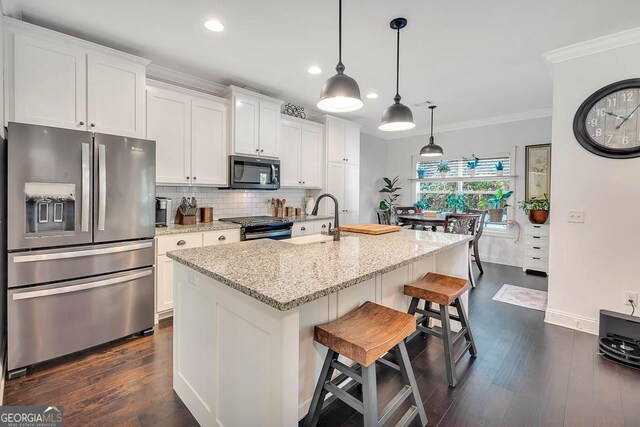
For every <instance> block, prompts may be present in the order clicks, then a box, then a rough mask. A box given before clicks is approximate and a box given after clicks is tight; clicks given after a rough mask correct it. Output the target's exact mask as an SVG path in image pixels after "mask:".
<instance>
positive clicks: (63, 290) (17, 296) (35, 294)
mask: <svg viewBox="0 0 640 427" xmlns="http://www.w3.org/2000/svg"><path fill="white" fill-rule="evenodd" d="M151 274H153V270H151V269H149V270H146V271H142V272H140V273H133V274H127V275H126V276H120V277H114V278H112V279H104V280H98V281H95V282H89V283H83V284H81V285H71V286H62V287H60V288H52V289H43V290H41V291H29V292H20V293H14V294H13V300H14V301H15V300H23V299H32V298H39V297H46V296H51V295H60V294H68V293H70V292H77V291H84V290H87V289H94V288H101V287H104V286H109V285H115V284H117V283H123V282H129V281H131V280H135V279H140V278H142V277H147V276H150V275H151Z"/></svg>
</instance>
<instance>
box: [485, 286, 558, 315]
mask: <svg viewBox="0 0 640 427" xmlns="http://www.w3.org/2000/svg"><path fill="white" fill-rule="evenodd" d="M493 300H494V301H500V302H506V303H507V304H513V305H519V306H520V307H526V308H532V309H534V310H540V311H545V310H546V309H547V293H546V292H544V291H536V290H535V289H528V288H523V287H522V286H514V285H507V284H504V285H502V287H501V288H500V290H499V291H498V293H497V294H495V296H494V297H493Z"/></svg>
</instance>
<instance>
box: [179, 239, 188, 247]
mask: <svg viewBox="0 0 640 427" xmlns="http://www.w3.org/2000/svg"><path fill="white" fill-rule="evenodd" d="M186 244H187V242H185V241H184V240H178V246H184V245H186Z"/></svg>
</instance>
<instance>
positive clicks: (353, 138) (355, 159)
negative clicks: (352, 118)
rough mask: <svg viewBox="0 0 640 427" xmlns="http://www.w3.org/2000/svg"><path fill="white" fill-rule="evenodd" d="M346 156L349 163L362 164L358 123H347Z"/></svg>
mask: <svg viewBox="0 0 640 427" xmlns="http://www.w3.org/2000/svg"><path fill="white" fill-rule="evenodd" d="M344 157H345V159H346V162H347V163H349V164H354V165H359V164H360V128H359V127H358V126H357V125H346V127H345V143H344Z"/></svg>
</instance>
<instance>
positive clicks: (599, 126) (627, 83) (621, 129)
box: [573, 79, 640, 158]
mask: <svg viewBox="0 0 640 427" xmlns="http://www.w3.org/2000/svg"><path fill="white" fill-rule="evenodd" d="M573 129H574V133H575V135H576V138H577V139H578V142H579V143H580V144H581V145H582V146H583V147H584V148H586V149H587V150H589V151H591V152H592V153H594V154H597V155H600V156H604V157H611V158H629V157H637V156H640V79H631V80H624V81H622V82H617V83H614V84H612V85H609V86H606V87H604V88H602V89H600V90H599V91H597V92H596V93H594V94H593V95H591V96H590V97H589V98H588V99H587V100H586V101H585V102H584V103H583V104H582V105H581V106H580V108H579V109H578V112H577V113H576V116H575V118H574V123H573Z"/></svg>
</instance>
